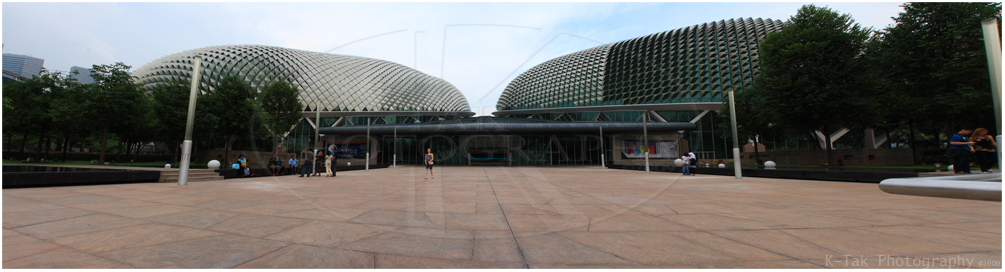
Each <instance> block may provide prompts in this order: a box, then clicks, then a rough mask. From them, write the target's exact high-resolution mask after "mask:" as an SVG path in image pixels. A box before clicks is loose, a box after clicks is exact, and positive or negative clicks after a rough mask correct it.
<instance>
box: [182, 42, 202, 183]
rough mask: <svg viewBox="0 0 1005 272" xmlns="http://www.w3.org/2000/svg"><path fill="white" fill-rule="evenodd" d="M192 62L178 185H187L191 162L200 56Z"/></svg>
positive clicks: (200, 66)
mask: <svg viewBox="0 0 1005 272" xmlns="http://www.w3.org/2000/svg"><path fill="white" fill-rule="evenodd" d="M193 58H195V62H194V63H193V64H192V89H191V91H190V92H189V96H188V120H187V121H185V140H184V141H182V142H181V165H180V166H179V167H178V168H179V170H178V185H188V168H189V164H191V163H192V159H191V158H190V157H191V156H192V124H194V123H195V102H196V98H198V97H199V81H200V80H202V74H201V71H200V70H202V69H201V68H202V56H201V55H195V56H193Z"/></svg>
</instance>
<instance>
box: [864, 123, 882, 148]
mask: <svg viewBox="0 0 1005 272" xmlns="http://www.w3.org/2000/svg"><path fill="white" fill-rule="evenodd" d="M863 133H864V134H865V137H864V141H865V149H876V148H877V147H879V145H878V144H876V133H875V131H874V130H873V129H871V128H867V129H865V131H864V132H863Z"/></svg>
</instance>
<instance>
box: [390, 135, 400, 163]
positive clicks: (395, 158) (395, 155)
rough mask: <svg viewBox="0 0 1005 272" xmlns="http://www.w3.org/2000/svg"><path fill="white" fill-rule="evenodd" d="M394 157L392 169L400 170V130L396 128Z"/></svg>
mask: <svg viewBox="0 0 1005 272" xmlns="http://www.w3.org/2000/svg"><path fill="white" fill-rule="evenodd" d="M391 150H394V157H392V158H391V169H397V168H398V128H394V148H393V149H391Z"/></svg>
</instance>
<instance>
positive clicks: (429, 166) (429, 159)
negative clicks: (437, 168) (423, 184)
mask: <svg viewBox="0 0 1005 272" xmlns="http://www.w3.org/2000/svg"><path fill="white" fill-rule="evenodd" d="M423 162H424V163H425V164H426V174H427V176H426V179H429V177H432V178H433V179H436V177H435V176H433V149H432V148H426V158H425V160H423Z"/></svg>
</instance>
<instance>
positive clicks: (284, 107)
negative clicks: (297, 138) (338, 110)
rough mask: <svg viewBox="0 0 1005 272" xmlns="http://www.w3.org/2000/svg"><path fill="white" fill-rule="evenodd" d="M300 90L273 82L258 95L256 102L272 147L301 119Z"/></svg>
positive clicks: (287, 84) (280, 82)
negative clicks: (270, 136)
mask: <svg viewBox="0 0 1005 272" xmlns="http://www.w3.org/2000/svg"><path fill="white" fill-rule="evenodd" d="M299 96H300V90H297V87H295V86H293V85H290V84H289V83H286V82H283V81H273V82H271V83H269V84H267V85H265V87H264V88H262V92H261V93H260V94H258V102H259V105H261V108H262V112H263V113H264V115H265V116H264V117H265V125H266V127H267V128H268V129H269V131H270V132H271V134H272V146H273V147H275V146H277V143H278V142H279V141H280V140H281V139H279V136H280V135H282V134H284V133H286V132H287V131H289V130H290V129H292V128H293V126H294V125H296V124H297V122H299V121H300V118H302V117H303V114H302V113H301V109H303V104H301V103H300V99H298V97H299ZM275 150H276V149H275V148H273V155H274V154H275Z"/></svg>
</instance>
